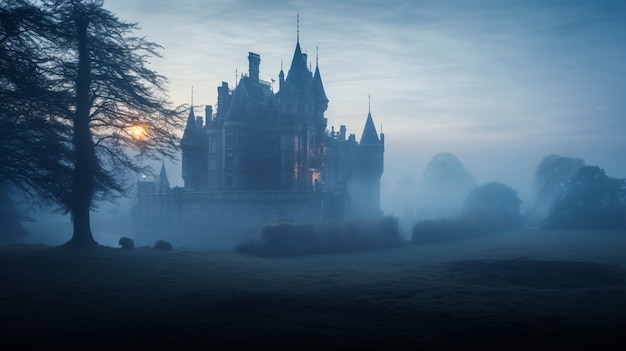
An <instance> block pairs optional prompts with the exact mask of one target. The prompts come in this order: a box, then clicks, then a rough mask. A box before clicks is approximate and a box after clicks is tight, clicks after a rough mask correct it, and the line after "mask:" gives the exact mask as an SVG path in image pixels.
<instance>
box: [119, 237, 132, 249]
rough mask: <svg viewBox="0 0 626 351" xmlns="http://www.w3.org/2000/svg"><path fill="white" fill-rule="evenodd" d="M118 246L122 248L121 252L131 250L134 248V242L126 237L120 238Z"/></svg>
mask: <svg viewBox="0 0 626 351" xmlns="http://www.w3.org/2000/svg"><path fill="white" fill-rule="evenodd" d="M118 244H119V245H120V246H121V247H122V249H123V250H132V249H134V248H135V242H134V241H133V239H131V238H128V237H125V236H123V237H121V238H120V241H119V242H118Z"/></svg>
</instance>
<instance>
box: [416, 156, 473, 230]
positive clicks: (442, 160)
mask: <svg viewBox="0 0 626 351" xmlns="http://www.w3.org/2000/svg"><path fill="white" fill-rule="evenodd" d="M423 177H424V181H423V183H422V184H421V186H420V187H419V193H418V202H420V206H419V207H420V208H418V211H419V212H421V213H418V217H422V218H428V217H447V216H453V215H456V214H458V211H459V209H460V208H461V206H462V204H463V199H465V197H466V196H467V194H468V193H469V191H470V190H471V189H472V188H474V187H475V186H476V181H475V179H474V177H473V176H472V175H471V174H470V173H469V172H468V171H467V169H466V168H465V166H464V165H463V163H461V161H459V159H458V158H457V157H456V156H455V155H453V154H451V153H447V152H443V153H438V154H436V155H435V156H433V157H432V158H431V159H430V161H429V162H428V165H427V166H426V169H425V170H424V174H423Z"/></svg>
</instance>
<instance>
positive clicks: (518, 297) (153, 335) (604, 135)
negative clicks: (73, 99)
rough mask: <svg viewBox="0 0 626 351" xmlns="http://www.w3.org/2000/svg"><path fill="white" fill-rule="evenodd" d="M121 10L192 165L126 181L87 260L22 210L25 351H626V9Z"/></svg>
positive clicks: (7, 334) (3, 267)
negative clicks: (152, 53)
mask: <svg viewBox="0 0 626 351" xmlns="http://www.w3.org/2000/svg"><path fill="white" fill-rule="evenodd" d="M95 3H98V4H99V2H95ZM2 6H4V5H1V6H0V7H2ZM98 6H99V5H98ZM103 6H104V8H106V9H108V10H110V11H112V13H114V14H115V15H116V16H119V18H121V19H123V20H128V21H130V22H138V23H139V24H140V32H139V33H138V34H139V35H140V36H143V35H145V36H146V37H147V38H148V39H149V40H154V41H155V42H156V43H158V44H160V45H162V46H163V51H162V53H163V57H162V58H159V59H156V58H155V60H154V62H150V63H149V66H150V67H151V68H153V69H155V70H157V71H158V73H159V74H163V75H164V76H165V77H167V79H168V92H169V95H170V97H171V99H172V102H173V103H174V105H177V106H182V107H181V109H183V108H184V110H185V111H184V113H185V116H186V118H185V121H186V123H184V124H185V125H184V126H182V127H181V128H180V130H178V129H177V130H174V131H171V132H172V133H173V134H174V135H177V136H179V138H178V139H177V140H175V143H176V147H178V148H179V150H178V151H176V154H175V155H174V156H175V157H174V159H168V158H167V157H164V158H163V159H161V158H160V157H161V156H157V157H156V159H152V160H145V161H144V160H142V161H141V162H139V163H138V165H139V166H147V167H149V169H151V171H150V172H146V173H139V174H131V173H121V172H120V173H111V174H110V175H111V176H112V178H113V179H122V180H123V181H122V182H121V184H120V185H122V187H121V188H122V189H124V190H123V191H121V192H120V194H119V195H121V196H120V197H117V198H115V199H112V201H96V202H95V203H94V204H93V209H92V211H91V212H90V213H89V215H90V216H89V220H90V228H91V231H92V232H93V237H94V239H95V241H96V243H95V245H93V247H90V248H88V249H83V250H78V249H72V248H69V247H67V246H66V245H64V244H65V243H67V242H68V241H69V240H71V238H72V235H73V230H74V228H73V222H72V218H71V216H70V215H68V214H63V213H61V212H59V211H58V209H57V207H54V206H47V205H46V206H41V205H40V202H39V199H35V200H34V202H33V198H32V197H29V198H28V199H29V200H28V201H31V202H28V201H26V200H24V199H22V198H21V197H20V193H19V191H13V190H15V189H9V190H11V191H8V192H6V194H5V192H4V191H5V188H0V191H2V192H0V196H1V198H0V201H2V204H1V205H2V206H0V211H1V212H0V281H2V283H3V288H2V289H0V313H1V314H2V318H1V319H0V337H1V338H2V340H3V341H5V343H6V344H7V345H13V347H16V348H25V349H31V348H50V347H57V348H68V349H94V348H95V349H127V348H131V349H148V348H153V349H172V350H179V349H218V350H233V349H234V350H254V349H262V350H264V349H268V350H283V349H287V350H293V349H297V350H336V349H380V350H418V349H441V350H449V349H457V350H458V349H480V350H489V349H494V350H503V349H504V350H509V349H513V350H537V349H545V348H551V349H568V350H571V349H601V350H613V349H615V350H622V349H625V348H626V338H625V337H624V335H623V334H624V326H625V325H626V294H625V292H626V162H624V151H625V150H626V119H625V118H624V116H626V104H625V102H624V96H626V85H625V84H626V81H625V80H624V77H626V66H625V65H624V64H623V62H626V46H624V43H626V21H624V19H625V18H626V2H619V1H611V0H598V1H593V2H590V1H582V0H580V1H579V0H574V1H568V2H562V1H558V0H547V1H542V2H528V1H517V0H513V1H508V2H495V1H490V0H478V1H474V2H472V3H471V4H470V3H468V2H465V1H460V0H441V1H439V0H438V1H420V2H406V1H397V0H389V1H385V2H377V1H341V2H339V1H328V0H320V1H316V2H302V1H295V2H294V1H276V2H271V3H270V2H260V1H258V2H253V1H235V2H232V1H230V2H212V3H211V4H210V5H206V4H199V2H198V1H192V0H180V1H175V2H172V1H165V0H155V1H150V2H146V1H129V0H124V1H120V0H107V1H105V2H104V3H103ZM0 9H1V8H0ZM7 23H9V22H7ZM3 28H4V22H3V23H0V29H3ZM2 35H3V32H0V38H1V37H2ZM0 44H2V40H0ZM107 53H108V51H107ZM105 57H106V55H105ZM0 59H2V57H0ZM3 62H4V61H2V62H0V63H3ZM0 66H1V67H5V66H3V65H2V64H0ZM11 67H12V66H11ZM2 72H5V71H2ZM105 76H106V75H105ZM290 76H291V77H290ZM0 78H1V77H0ZM0 93H2V90H1V89H0ZM17 95H19V94H17ZM3 96H4V95H3ZM0 105H2V106H4V105H3V104H2V103H0ZM2 106H0V108H2ZM103 106H104V105H103ZM294 111H297V112H294ZM5 119H6V116H5V112H4V110H2V111H0V122H4V120H5ZM96 124H97V123H96ZM1 127H2V125H0V129H1ZM142 131H143V132H142ZM144 132H145V130H143V129H141V130H140V131H139V134H141V136H142V137H143V136H145V135H147V134H145V133H144ZM0 134H2V133H0ZM2 135H3V136H6V138H7V139H6V140H9V139H8V138H9V136H10V133H6V134H2ZM113 139H114V138H111V140H113ZM29 140H30V139H29ZM158 140H160V139H158ZM3 142H4V139H3ZM131 144H132V143H131ZM166 144H167V143H166ZM5 145H7V144H3V145H1V146H0V151H1V152H0V159H1V160H2V161H4V160H5V158H2V157H4V156H6V154H3V153H2V152H4V150H5V149H3V147H4V146H5ZM16 145H22V144H16ZM170 146H171V145H170ZM18 149H19V148H18ZM44 149H45V148H44ZM37 150H38V149H37ZM124 150H125V149H124ZM18 151H20V150H18ZM136 153H137V151H129V152H128V155H126V154H124V153H122V154H120V155H125V156H129V158H128V160H130V159H132V157H133V156H134V155H136ZM14 154H18V155H21V154H19V153H11V155H14ZM45 156H48V155H47V154H46V155H45ZM113 156H115V155H113ZM118 156H119V155H118ZM44 159H45V157H44ZM103 165H104V166H109V165H108V164H103ZM3 166H4V164H1V163H0V167H3ZM38 170H40V169H38ZM53 180H55V179H53V178H51V179H50V181H53ZM0 181H3V179H0ZM4 185H5V183H3V182H0V186H4ZM7 194H9V196H6V195H7ZM22 229H23V230H22Z"/></svg>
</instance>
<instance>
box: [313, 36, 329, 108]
mask: <svg viewBox="0 0 626 351" xmlns="http://www.w3.org/2000/svg"><path fill="white" fill-rule="evenodd" d="M315 49H316V54H315V74H313V81H312V82H311V94H312V95H313V97H314V98H316V99H317V100H318V101H322V102H325V103H326V104H325V108H324V110H325V109H326V107H328V97H327V96H326V91H325V90H324V84H323V83H322V75H321V73H320V67H319V49H318V48H317V47H316V48H315Z"/></svg>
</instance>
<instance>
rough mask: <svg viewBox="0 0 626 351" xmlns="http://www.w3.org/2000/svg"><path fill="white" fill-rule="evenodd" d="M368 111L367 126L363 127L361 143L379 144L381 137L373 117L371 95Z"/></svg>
mask: <svg viewBox="0 0 626 351" xmlns="http://www.w3.org/2000/svg"><path fill="white" fill-rule="evenodd" d="M368 105H369V106H368V110H369V111H368V112H367V120H366V121H365V128H363V134H362V135H361V141H360V143H359V144H361V145H363V144H370V145H371V144H378V143H379V142H380V139H378V133H377V132H376V126H374V120H373V119H372V111H371V109H370V107H371V97H369V102H368Z"/></svg>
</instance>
